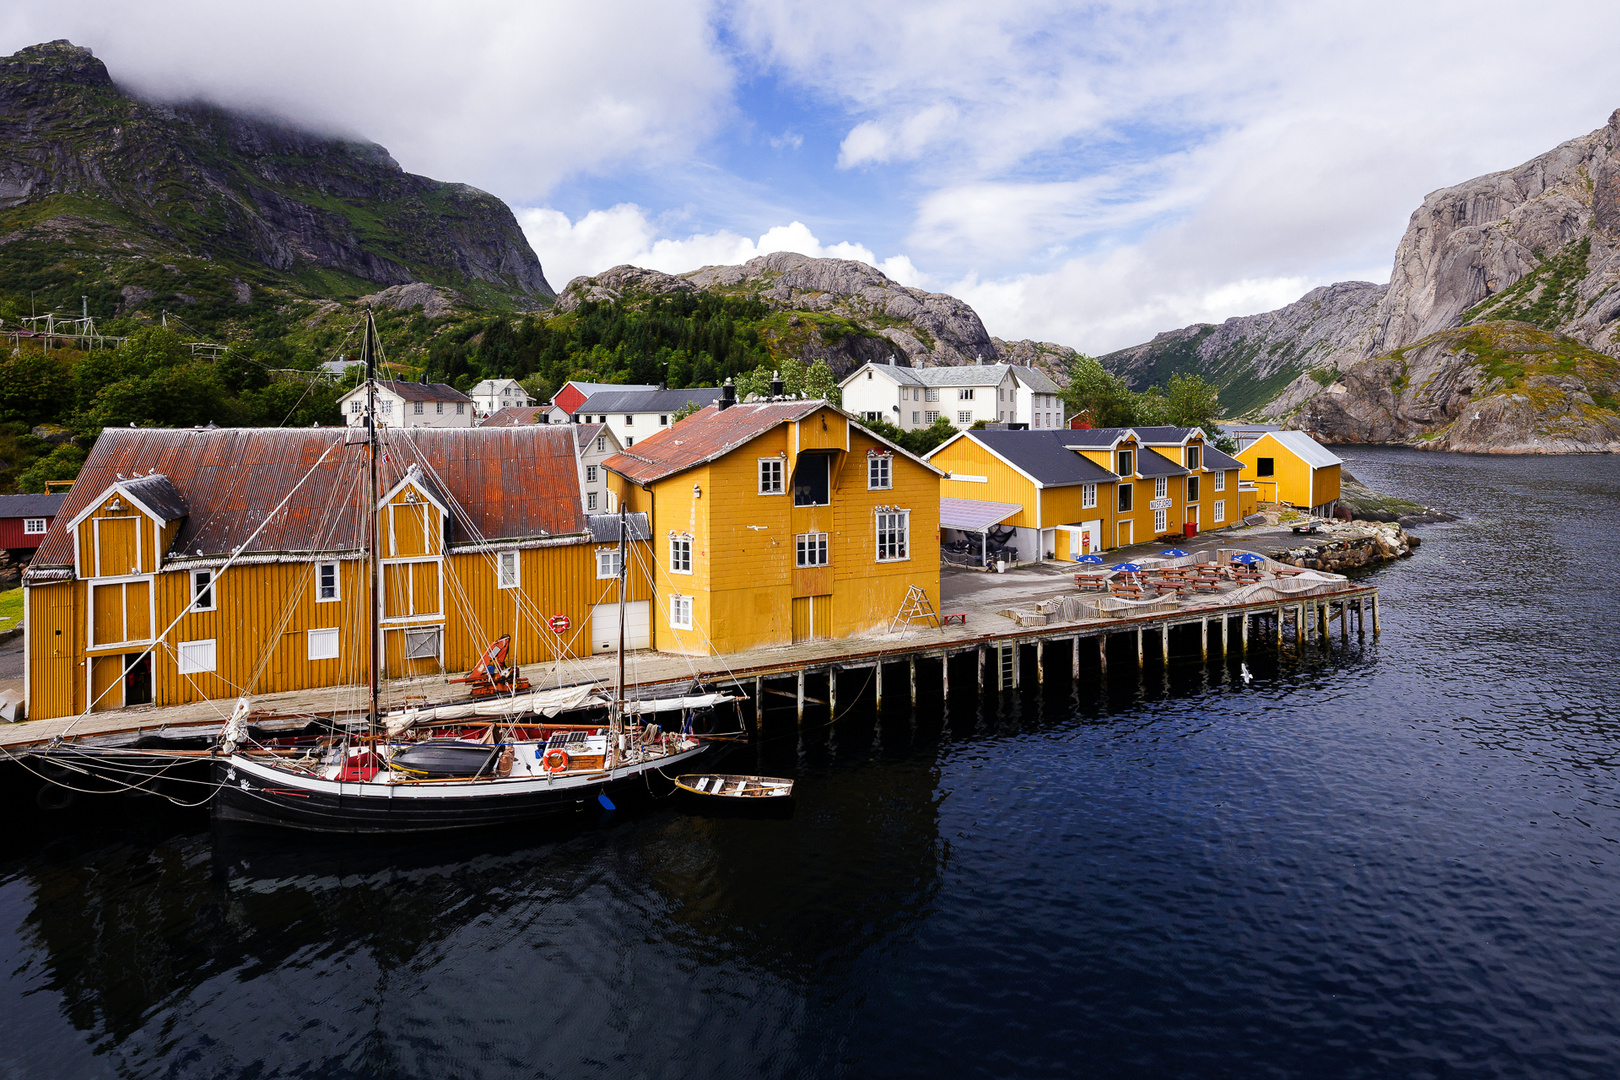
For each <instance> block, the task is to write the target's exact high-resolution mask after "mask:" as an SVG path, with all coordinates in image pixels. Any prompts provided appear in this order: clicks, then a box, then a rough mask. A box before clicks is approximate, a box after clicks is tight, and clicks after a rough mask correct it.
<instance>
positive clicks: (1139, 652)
mask: <svg viewBox="0 0 1620 1080" xmlns="http://www.w3.org/2000/svg"><path fill="white" fill-rule="evenodd" d="M1145 662H1146V654H1145V653H1144V651H1143V649H1142V628H1141V627H1140V626H1138V627H1137V628H1136V666H1137V667H1141V666H1142V665H1143V664H1144V663H1145Z"/></svg>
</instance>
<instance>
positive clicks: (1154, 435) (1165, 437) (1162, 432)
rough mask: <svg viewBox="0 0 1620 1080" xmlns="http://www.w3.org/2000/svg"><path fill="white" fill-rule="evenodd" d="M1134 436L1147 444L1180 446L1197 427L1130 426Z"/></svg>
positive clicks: (1166, 425)
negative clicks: (1134, 433)
mask: <svg viewBox="0 0 1620 1080" xmlns="http://www.w3.org/2000/svg"><path fill="white" fill-rule="evenodd" d="M1131 430H1132V431H1134V432H1136V437H1137V438H1138V439H1140V440H1141V441H1142V442H1144V443H1146V444H1147V445H1149V446H1180V445H1181V444H1182V443H1184V442H1186V441H1187V436H1188V435H1190V434H1192V433H1193V432H1194V431H1197V430H1198V429H1197V428H1190V427H1173V426H1171V425H1169V424H1164V425H1160V426H1156V427H1139V428H1132V429H1131Z"/></svg>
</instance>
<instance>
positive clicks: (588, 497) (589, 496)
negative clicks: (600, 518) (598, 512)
mask: <svg viewBox="0 0 1620 1080" xmlns="http://www.w3.org/2000/svg"><path fill="white" fill-rule="evenodd" d="M585 509H587V510H595V509H596V492H594V491H587V492H586V493H585Z"/></svg>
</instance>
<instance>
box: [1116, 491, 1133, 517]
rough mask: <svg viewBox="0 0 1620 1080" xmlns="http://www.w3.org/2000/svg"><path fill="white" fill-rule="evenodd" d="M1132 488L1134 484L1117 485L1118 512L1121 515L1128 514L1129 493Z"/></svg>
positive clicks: (1129, 505) (1129, 506) (1129, 507)
mask: <svg viewBox="0 0 1620 1080" xmlns="http://www.w3.org/2000/svg"><path fill="white" fill-rule="evenodd" d="M1134 487H1135V485H1134V484H1121V485H1119V512H1120V513H1122V514H1128V513H1130V509H1131V492H1132V489H1133V488H1134Z"/></svg>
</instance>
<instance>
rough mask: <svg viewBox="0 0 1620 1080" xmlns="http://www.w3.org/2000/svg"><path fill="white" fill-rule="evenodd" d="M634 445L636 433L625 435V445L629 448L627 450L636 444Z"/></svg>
mask: <svg viewBox="0 0 1620 1080" xmlns="http://www.w3.org/2000/svg"><path fill="white" fill-rule="evenodd" d="M634 445H636V438H635V436H634V435H626V436H625V437H624V446H625V449H627V450H628V449H629V448H630V447H632V446H634Z"/></svg>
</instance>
